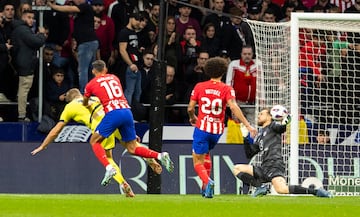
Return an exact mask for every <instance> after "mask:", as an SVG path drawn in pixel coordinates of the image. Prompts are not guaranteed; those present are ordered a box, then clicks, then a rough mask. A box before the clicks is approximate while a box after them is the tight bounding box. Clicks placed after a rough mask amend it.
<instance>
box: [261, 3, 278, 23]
mask: <svg viewBox="0 0 360 217" xmlns="http://www.w3.org/2000/svg"><path fill="white" fill-rule="evenodd" d="M268 9H271V10H272V11H273V13H272V14H274V16H275V17H276V18H275V19H276V20H275V21H276V22H278V21H279V20H281V19H282V18H283V14H282V12H281V8H280V6H279V5H277V4H275V3H273V2H272V0H263V1H262V3H261V12H260V17H261V18H262V19H263V20H264V18H263V16H264V15H265V11H267V10H268ZM265 22H267V21H265Z"/></svg>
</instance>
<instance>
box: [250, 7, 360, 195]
mask: <svg viewBox="0 0 360 217" xmlns="http://www.w3.org/2000/svg"><path fill="white" fill-rule="evenodd" d="M359 21H360V17H359V15H358V14H340V13H339V14H336V13H292V14H291V21H290V22H284V23H265V22H259V21H253V20H247V22H248V24H249V25H250V27H251V30H252V31H253V35H254V37H255V48H256V59H257V62H259V63H261V65H260V66H259V68H258V79H257V85H258V87H257V89H258V92H261V93H258V95H257V102H256V111H259V109H260V108H261V107H264V106H266V107H271V106H272V105H275V104H282V105H284V106H286V107H287V108H288V109H289V110H290V112H291V114H292V122H291V124H290V127H289V128H288V130H287V133H286V135H284V136H283V141H284V144H283V156H284V160H285V162H286V163H287V167H286V173H287V177H286V178H287V181H288V183H289V184H291V185H297V184H303V185H304V184H305V183H306V184H309V180H315V179H318V180H319V182H318V183H313V184H314V185H317V184H319V183H321V185H322V186H323V187H324V188H326V189H328V190H331V191H333V193H335V194H336V195H360V184H359V183H360V131H359V126H360V123H359V120H360V106H359V105H360V25H359V24H358V23H359ZM310 184H311V182H310Z"/></svg>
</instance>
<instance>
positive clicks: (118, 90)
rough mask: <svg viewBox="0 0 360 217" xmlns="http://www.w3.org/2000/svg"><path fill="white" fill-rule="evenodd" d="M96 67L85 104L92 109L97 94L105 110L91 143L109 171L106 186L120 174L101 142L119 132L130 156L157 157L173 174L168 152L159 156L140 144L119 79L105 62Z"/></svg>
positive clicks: (87, 89)
mask: <svg viewBox="0 0 360 217" xmlns="http://www.w3.org/2000/svg"><path fill="white" fill-rule="evenodd" d="M92 66H93V70H92V72H93V74H94V75H95V77H94V78H93V79H92V80H91V81H90V82H89V83H88V84H87V85H86V87H85V92H84V101H83V105H84V106H85V107H89V106H90V105H89V98H90V96H92V95H95V96H97V97H98V98H99V100H100V102H101V104H102V105H103V107H104V110H105V116H104V118H103V119H102V120H101V122H100V124H99V125H98V126H97V127H96V129H95V132H94V133H93V134H92V136H91V138H90V144H91V146H92V148H93V151H94V153H95V155H96V157H97V158H98V159H99V161H100V162H101V163H102V164H103V165H104V166H105V168H106V173H105V177H104V179H103V182H102V184H103V185H106V184H107V183H108V182H109V181H110V179H111V178H112V177H113V176H114V175H115V174H116V170H115V169H114V168H113V167H112V166H111V164H110V163H109V162H108V160H107V158H106V155H105V151H104V149H103V148H102V147H101V142H102V141H103V140H104V139H105V138H107V137H109V136H110V135H111V134H112V133H113V132H114V131H115V130H116V129H118V130H119V131H120V134H121V136H122V140H123V141H124V143H125V147H126V149H127V150H128V152H129V153H130V154H134V155H137V156H140V157H145V158H156V159H158V160H160V161H161V163H162V164H163V165H164V166H165V168H166V169H167V170H168V171H169V172H172V171H173V169H174V165H173V162H172V161H171V160H170V157H169V154H168V153H167V152H162V153H159V152H156V151H153V150H151V149H148V148H147V147H143V146H138V145H137V143H136V132H135V126H134V119H133V115H132V113H131V110H130V106H129V105H128V102H127V100H126V98H125V96H124V92H123V89H122V86H121V83H120V80H119V78H117V77H116V76H115V75H112V74H107V68H106V64H105V62H104V61H102V60H96V61H94V62H93V63H92Z"/></svg>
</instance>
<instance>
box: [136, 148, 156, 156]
mask: <svg viewBox="0 0 360 217" xmlns="http://www.w3.org/2000/svg"><path fill="white" fill-rule="evenodd" d="M135 155H137V156H140V157H145V158H155V159H157V157H158V155H159V152H156V151H153V150H151V149H148V148H146V147H143V146H137V147H136V148H135Z"/></svg>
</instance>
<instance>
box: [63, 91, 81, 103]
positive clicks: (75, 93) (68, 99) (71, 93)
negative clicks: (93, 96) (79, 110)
mask: <svg viewBox="0 0 360 217" xmlns="http://www.w3.org/2000/svg"><path fill="white" fill-rule="evenodd" d="M77 97H82V94H81V92H80V90H79V89H77V88H71V89H70V90H68V91H67V92H66V94H65V101H66V102H71V101H72V100H73V99H75V98H77Z"/></svg>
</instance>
